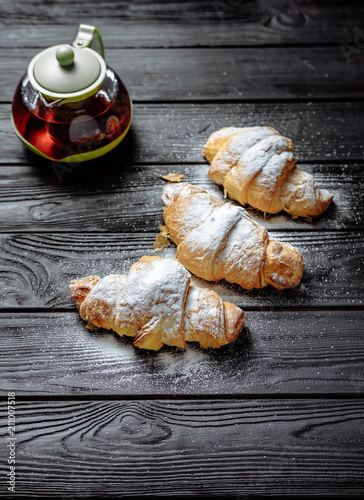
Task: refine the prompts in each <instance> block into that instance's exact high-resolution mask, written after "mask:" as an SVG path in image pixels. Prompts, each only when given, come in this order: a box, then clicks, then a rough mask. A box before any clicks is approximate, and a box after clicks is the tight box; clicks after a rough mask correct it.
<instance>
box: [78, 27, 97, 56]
mask: <svg viewBox="0 0 364 500" xmlns="http://www.w3.org/2000/svg"><path fill="white" fill-rule="evenodd" d="M72 45H73V46H74V47H77V48H79V49H83V48H84V47H89V48H90V49H93V50H95V51H96V52H98V53H99V54H100V56H102V57H104V44H103V43H102V38H101V35H100V32H99V30H98V29H97V28H95V26H91V25H90V24H80V27H79V29H78V33H77V36H76V39H75V41H74V42H73V44H72Z"/></svg>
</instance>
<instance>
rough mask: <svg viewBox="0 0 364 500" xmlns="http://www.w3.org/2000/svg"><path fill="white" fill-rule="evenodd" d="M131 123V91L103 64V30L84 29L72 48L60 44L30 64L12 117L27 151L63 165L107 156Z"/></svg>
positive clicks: (44, 51)
mask: <svg viewBox="0 0 364 500" xmlns="http://www.w3.org/2000/svg"><path fill="white" fill-rule="evenodd" d="M131 119H132V103H131V100H130V97H129V94H128V91H127V89H126V88H125V86H124V84H123V83H122V81H121V80H120V78H119V77H118V75H116V73H114V71H113V70H112V69H111V68H109V67H108V66H107V65H106V63H105V60H104V58H103V44H102V39H101V36H100V33H99V31H98V30H97V29H96V28H95V27H94V26H89V25H86V24H81V25H80V27H79V32H78V35H77V37H76V40H75V41H74V42H73V44H72V46H71V45H56V46H54V47H50V48H48V49H46V50H43V51H42V52H40V53H39V54H38V55H36V56H35V57H34V58H33V59H32V61H31V62H30V64H29V66H28V70H27V72H26V73H25V75H24V76H23V78H22V79H21V81H20V82H19V84H18V87H17V89H16V91H15V95H14V99H13V104H12V115H11V120H12V124H13V127H14V129H15V132H16V133H17V135H18V137H19V138H20V139H21V140H22V141H23V142H24V144H25V145H26V146H27V147H29V148H30V149H31V150H32V151H34V152H35V153H37V154H39V155H41V156H43V157H46V158H48V159H50V160H55V161H61V162H80V161H85V160H91V159H93V158H96V157H98V156H101V155H104V154H105V153H107V152H108V151H110V150H111V149H113V148H114V147H115V146H117V145H118V144H119V143H120V142H121V141H122V139H123V138H124V137H125V135H126V133H127V132H128V130H129V128H130V124H131Z"/></svg>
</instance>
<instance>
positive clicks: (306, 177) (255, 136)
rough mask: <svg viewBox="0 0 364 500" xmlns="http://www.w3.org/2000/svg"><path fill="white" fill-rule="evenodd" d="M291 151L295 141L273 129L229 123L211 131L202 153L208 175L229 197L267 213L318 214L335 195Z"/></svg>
mask: <svg viewBox="0 0 364 500" xmlns="http://www.w3.org/2000/svg"><path fill="white" fill-rule="evenodd" d="M293 150H294V147H293V144H292V141H291V140H290V139H287V138H286V137H283V136H281V135H280V134H279V133H278V132H277V131H276V130H274V129H273V128H271V127H248V128H235V127H226V128H222V129H221V130H218V131H216V132H214V133H213V134H212V135H210V137H209V138H208V140H207V142H206V144H205V146H204V148H203V155H204V156H205V157H206V158H207V160H208V161H209V162H210V164H211V165H210V169H209V177H210V178H211V179H212V180H213V181H215V182H216V183H217V184H219V185H222V186H223V187H224V193H225V195H228V196H229V198H231V199H233V200H236V201H238V202H239V203H241V204H242V205H250V206H252V207H254V208H257V209H259V210H261V211H262V212H265V213H270V214H276V213H278V212H280V211H282V210H284V211H285V212H288V213H289V214H290V215H292V216H293V217H306V218H311V217H316V216H318V215H320V214H322V213H323V212H324V211H325V210H326V209H327V207H328V206H329V205H330V203H331V201H332V199H333V196H332V195H331V194H330V193H329V192H328V191H327V190H326V189H318V187H317V186H316V183H315V179H314V177H313V176H312V175H311V174H308V173H307V172H304V171H303V170H301V169H299V168H297V167H296V160H295V157H294V155H293Z"/></svg>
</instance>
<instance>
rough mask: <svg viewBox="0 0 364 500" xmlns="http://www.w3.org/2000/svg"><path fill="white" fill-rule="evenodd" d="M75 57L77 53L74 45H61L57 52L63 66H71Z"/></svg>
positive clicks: (58, 59)
mask: <svg viewBox="0 0 364 500" xmlns="http://www.w3.org/2000/svg"><path fill="white" fill-rule="evenodd" d="M74 57H75V53H74V52H73V49H72V47H70V46H69V45H63V46H62V47H59V48H58V49H57V52H56V58H57V61H58V62H59V64H60V65H61V66H62V67H66V66H70V65H71V64H73V60H74Z"/></svg>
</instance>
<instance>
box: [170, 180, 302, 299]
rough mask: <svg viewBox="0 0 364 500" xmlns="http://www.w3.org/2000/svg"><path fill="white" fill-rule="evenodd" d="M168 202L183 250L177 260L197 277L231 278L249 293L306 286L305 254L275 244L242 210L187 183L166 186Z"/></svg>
mask: <svg viewBox="0 0 364 500" xmlns="http://www.w3.org/2000/svg"><path fill="white" fill-rule="evenodd" d="M163 201H164V203H165V204H166V207H165V209H164V213H163V218H164V221H165V224H166V226H167V228H168V231H169V234H170V237H171V239H172V241H174V243H176V245H177V258H178V260H179V261H180V262H181V263H182V264H183V265H184V266H185V267H186V268H187V269H188V270H189V271H191V272H192V273H193V274H195V275H196V276H199V277H200V278H204V279H206V280H209V281H219V280H221V279H225V280H227V281H229V282H230V283H237V284H239V285H240V286H242V287H243V288H245V289H248V290H250V289H252V288H262V287H264V286H266V285H268V284H270V285H272V286H273V287H274V288H278V289H284V288H291V287H294V286H296V285H298V283H299V282H300V280H301V277H302V273H303V268H304V264H303V259H302V255H301V254H300V252H299V251H298V250H297V249H296V248H294V247H293V246H292V245H290V244H288V243H283V242H278V241H275V240H270V239H269V235H268V232H267V230H266V229H265V228H264V227H262V226H260V225H259V224H257V223H256V222H254V221H253V220H252V219H251V218H250V216H249V214H248V212H247V211H246V210H244V209H243V208H242V207H240V206H236V205H233V204H231V203H223V202H222V201H221V200H219V199H218V198H216V197H215V196H211V195H209V194H207V192H206V191H205V190H204V189H202V188H199V187H196V186H191V184H186V183H181V184H169V185H166V186H165V187H164V190H163Z"/></svg>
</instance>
